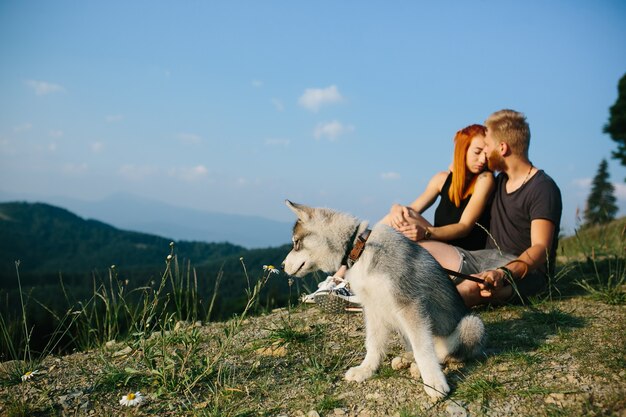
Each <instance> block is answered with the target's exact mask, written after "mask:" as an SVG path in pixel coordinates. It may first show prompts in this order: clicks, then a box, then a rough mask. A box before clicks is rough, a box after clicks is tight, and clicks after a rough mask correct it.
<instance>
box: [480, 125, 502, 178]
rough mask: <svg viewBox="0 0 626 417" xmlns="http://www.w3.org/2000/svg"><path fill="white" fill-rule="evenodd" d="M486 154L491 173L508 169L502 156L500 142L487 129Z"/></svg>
mask: <svg viewBox="0 0 626 417" xmlns="http://www.w3.org/2000/svg"><path fill="white" fill-rule="evenodd" d="M484 152H485V156H486V157H487V166H488V167H489V170H490V171H504V170H505V169H506V162H505V161H504V158H503V157H502V155H501V154H500V141H498V140H496V139H495V138H494V137H493V136H492V134H491V131H490V130H489V129H487V135H486V136H485V148H484Z"/></svg>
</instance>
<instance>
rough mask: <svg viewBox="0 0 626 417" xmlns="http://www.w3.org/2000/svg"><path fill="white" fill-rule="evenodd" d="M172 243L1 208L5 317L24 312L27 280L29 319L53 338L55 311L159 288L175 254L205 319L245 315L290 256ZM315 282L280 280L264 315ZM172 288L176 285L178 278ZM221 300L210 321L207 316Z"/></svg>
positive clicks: (1, 307) (55, 210) (42, 208)
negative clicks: (259, 286) (258, 284)
mask: <svg viewBox="0 0 626 417" xmlns="http://www.w3.org/2000/svg"><path fill="white" fill-rule="evenodd" d="M171 242H172V241H171V240H170V239H168V238H165V237H159V236H154V235H149V234H144V233H136V232H129V231H123V230H119V229H116V228H114V227H111V226H110V225H107V224H105V223H102V222H99V221H96V220H86V219H83V218H81V217H79V216H76V215H75V214H73V213H71V212H69V211H67V210H65V209H62V208H59V207H55V206H51V205H47V204H41V203H34V204H33V203H22V202H15V203H3V204H0V300H2V301H1V302H0V312H4V313H5V314H8V315H9V316H10V315H11V314H13V315H15V314H17V313H18V312H19V311H20V310H19V304H18V303H19V302H20V297H18V296H17V295H18V289H17V288H18V274H19V282H20V283H21V286H22V290H23V293H24V294H25V295H26V303H27V308H28V314H29V317H30V318H31V319H32V321H33V322H35V323H37V325H38V326H37V328H38V329H40V330H41V329H46V330H47V331H51V329H53V328H54V325H55V324H54V317H53V316H54V315H50V314H49V311H48V310H51V311H53V312H56V313H57V315H59V316H62V314H63V312H65V311H67V310H68V309H70V308H73V305H75V304H76V303H79V302H84V301H85V300H88V299H90V298H92V297H93V296H94V294H96V293H97V292H98V291H99V289H100V291H101V290H102V289H106V290H107V291H109V292H112V291H116V290H118V289H119V288H120V286H123V287H124V291H125V292H126V293H128V292H131V291H133V289H138V288H143V287H146V286H148V287H149V286H150V285H154V283H155V282H157V283H158V282H160V280H161V277H162V276H163V273H164V271H165V267H166V263H165V260H166V257H167V256H168V255H170V254H172V255H173V261H172V275H173V277H174V278H176V279H179V280H183V281H184V282H185V286H186V288H187V289H188V290H189V291H194V297H195V298H196V300H197V301H198V303H199V306H197V307H198V309H199V310H200V311H201V315H202V311H203V309H204V313H205V316H203V318H205V319H207V320H221V319H225V318H228V317H230V316H232V315H233V314H235V313H238V312H240V311H241V310H242V309H243V307H244V305H245V302H246V299H247V297H246V290H247V289H248V287H249V285H250V284H251V285H254V282H255V281H256V280H257V279H259V277H260V276H261V275H262V272H263V270H262V267H263V265H270V264H271V265H276V266H279V265H280V263H281V261H282V259H283V258H284V257H285V255H286V254H287V252H288V250H289V247H288V246H287V245H285V246H282V247H277V248H267V249H254V250H246V249H245V248H243V247H240V246H236V245H232V244H230V243H227V242H222V243H205V242H185V241H177V242H173V243H174V244H173V245H171ZM16 261H19V267H18V268H16V263H17V262H16ZM113 265H115V268H113V269H112V268H111V267H112V266H113ZM315 279H318V278H316V277H309V278H308V279H305V280H297V281H295V283H294V284H293V285H292V286H289V283H288V279H287V278H286V277H285V276H283V275H280V276H275V277H272V280H270V282H268V285H267V286H266V287H265V288H264V292H263V294H262V296H261V297H260V298H259V305H258V307H257V308H258V309H261V310H263V309H268V308H274V307H278V306H284V305H286V304H287V301H288V299H289V297H291V299H292V300H295V299H296V297H297V296H298V295H299V293H300V292H302V291H305V289H306V288H311V287H312V286H313V285H314V283H313V282H312V281H313V280H315ZM216 281H219V282H217V285H216ZM167 282H168V285H170V284H171V280H170V279H168V280H167ZM214 294H215V299H214V305H213V310H212V312H211V314H210V317H209V316H208V314H207V313H208V311H206V310H207V308H208V305H209V302H210V300H212V298H213V295H214Z"/></svg>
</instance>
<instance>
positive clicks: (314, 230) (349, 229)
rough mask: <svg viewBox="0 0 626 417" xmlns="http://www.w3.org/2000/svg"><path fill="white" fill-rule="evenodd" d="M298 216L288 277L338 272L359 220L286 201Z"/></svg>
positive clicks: (284, 265)
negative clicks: (319, 272) (316, 272)
mask: <svg viewBox="0 0 626 417" xmlns="http://www.w3.org/2000/svg"><path fill="white" fill-rule="evenodd" d="M285 203H286V204H287V207H289V208H290V209H291V210H292V211H293V212H294V213H295V214H296V216H297V217H298V220H297V221H296V224H295V225H294V226H293V235H292V237H291V240H292V242H293V248H292V249H291V252H289V254H288V255H287V257H286V258H285V260H284V262H283V267H284V270H285V272H286V273H287V274H289V275H293V276H296V277H303V276H305V275H306V274H309V273H311V272H314V271H319V270H321V271H325V272H335V271H337V269H339V267H340V266H341V260H342V259H343V256H344V254H345V251H346V244H347V243H349V242H348V241H349V239H350V236H351V235H352V234H353V233H354V230H355V228H356V227H357V226H358V225H359V221H358V219H356V218H354V217H352V216H350V215H348V214H344V213H339V212H336V211H333V210H329V209H325V208H313V207H308V206H304V205H301V204H295V203H292V202H291V201H289V200H287V201H285Z"/></svg>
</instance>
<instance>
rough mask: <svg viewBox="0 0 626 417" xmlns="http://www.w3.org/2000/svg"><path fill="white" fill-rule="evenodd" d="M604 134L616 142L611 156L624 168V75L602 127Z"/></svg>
mask: <svg viewBox="0 0 626 417" xmlns="http://www.w3.org/2000/svg"><path fill="white" fill-rule="evenodd" d="M604 133H608V134H609V135H611V139H613V140H614V141H615V142H617V151H613V153H612V156H613V158H615V159H619V160H620V162H621V164H622V165H624V166H626V74H624V75H623V76H622V78H621V79H620V80H619V84H618V86H617V100H615V104H613V105H612V106H611V107H610V108H609V121H608V122H607V124H605V125H604Z"/></svg>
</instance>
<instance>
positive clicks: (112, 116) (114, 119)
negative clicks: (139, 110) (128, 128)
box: [104, 114, 124, 123]
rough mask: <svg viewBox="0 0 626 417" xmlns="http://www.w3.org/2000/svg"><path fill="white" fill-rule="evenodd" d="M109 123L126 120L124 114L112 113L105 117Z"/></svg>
mask: <svg viewBox="0 0 626 417" xmlns="http://www.w3.org/2000/svg"><path fill="white" fill-rule="evenodd" d="M104 120H105V121H106V122H107V123H117V122H121V121H122V120H124V116H123V115H121V114H110V115H108V116H106V117H105V118H104Z"/></svg>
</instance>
